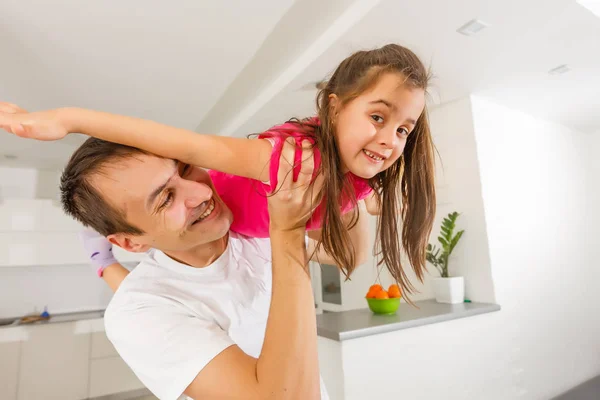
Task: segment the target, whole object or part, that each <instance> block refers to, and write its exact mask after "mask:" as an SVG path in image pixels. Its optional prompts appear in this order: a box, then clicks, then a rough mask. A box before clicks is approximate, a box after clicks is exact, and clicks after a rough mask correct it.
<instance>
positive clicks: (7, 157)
mask: <svg viewBox="0 0 600 400" xmlns="http://www.w3.org/2000/svg"><path fill="white" fill-rule="evenodd" d="M4 158H5V159H7V160H16V159H17V158H18V157H17V156H15V155H14V154H5V155H4Z"/></svg>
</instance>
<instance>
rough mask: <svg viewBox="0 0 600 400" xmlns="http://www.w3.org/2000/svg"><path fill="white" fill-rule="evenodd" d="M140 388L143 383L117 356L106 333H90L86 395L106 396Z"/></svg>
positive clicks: (142, 386)
mask: <svg viewBox="0 0 600 400" xmlns="http://www.w3.org/2000/svg"><path fill="white" fill-rule="evenodd" d="M142 388H144V385H143V384H142V382H140V380H139V379H138V378H137V377H136V376H135V374H134V373H133V371H132V370H131V369H130V368H129V366H127V364H125V362H124V361H123V360H122V359H121V357H119V355H118V354H117V351H116V350H115V348H114V347H113V345H112V344H111V343H110V341H109V340H108V338H107V337H106V334H105V333H104V332H94V333H92V350H91V360H90V387H89V392H88V396H89V397H99V396H106V395H110V394H115V393H121V392H127V391H131V390H136V389H142Z"/></svg>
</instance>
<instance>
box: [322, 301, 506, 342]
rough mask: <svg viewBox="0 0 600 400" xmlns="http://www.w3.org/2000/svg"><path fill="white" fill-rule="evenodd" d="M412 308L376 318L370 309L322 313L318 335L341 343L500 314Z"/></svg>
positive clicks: (485, 308) (467, 308) (458, 307)
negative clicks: (462, 319)
mask: <svg viewBox="0 0 600 400" xmlns="http://www.w3.org/2000/svg"><path fill="white" fill-rule="evenodd" d="M415 304H416V306H417V307H418V308H415V307H413V306H411V305H410V304H407V303H402V304H400V308H399V309H398V312H397V313H396V314H395V315H375V314H373V313H372V312H371V310H369V309H360V310H351V311H341V312H327V313H323V314H321V315H317V333H318V335H319V336H321V337H324V338H327V339H332V340H337V341H343V340H349V339H356V338H360V337H365V336H371V335H377V334H379V333H386V332H392V331H398V330H401V329H407V328H413V327H416V326H423V325H429V324H434V323H437V322H442V321H449V320H452V319H458V318H465V317H470V316H473V315H477V314H484V313H489V312H493V311H498V310H500V306H499V305H497V304H488V303H461V304H442V303H437V302H436V301H435V300H423V301H417V302H415Z"/></svg>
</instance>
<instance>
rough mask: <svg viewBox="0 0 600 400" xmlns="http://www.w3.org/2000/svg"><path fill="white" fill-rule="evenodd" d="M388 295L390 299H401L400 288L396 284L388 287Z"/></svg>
mask: <svg viewBox="0 0 600 400" xmlns="http://www.w3.org/2000/svg"><path fill="white" fill-rule="evenodd" d="M388 294H389V296H390V297H391V298H396V297H402V294H401V292H400V288H399V287H398V285H396V284H394V285H390V288H389V289H388Z"/></svg>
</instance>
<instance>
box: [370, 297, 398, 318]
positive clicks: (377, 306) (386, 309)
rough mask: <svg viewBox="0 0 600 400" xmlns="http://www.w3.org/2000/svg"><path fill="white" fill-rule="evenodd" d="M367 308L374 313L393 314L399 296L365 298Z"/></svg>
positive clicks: (396, 308)
mask: <svg viewBox="0 0 600 400" xmlns="http://www.w3.org/2000/svg"><path fill="white" fill-rule="evenodd" d="M367 303H369V308H370V309H371V311H373V312H374V313H375V314H384V315H391V314H395V313H396V311H397V310H398V307H400V298H399V297H398V298H393V299H367Z"/></svg>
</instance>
